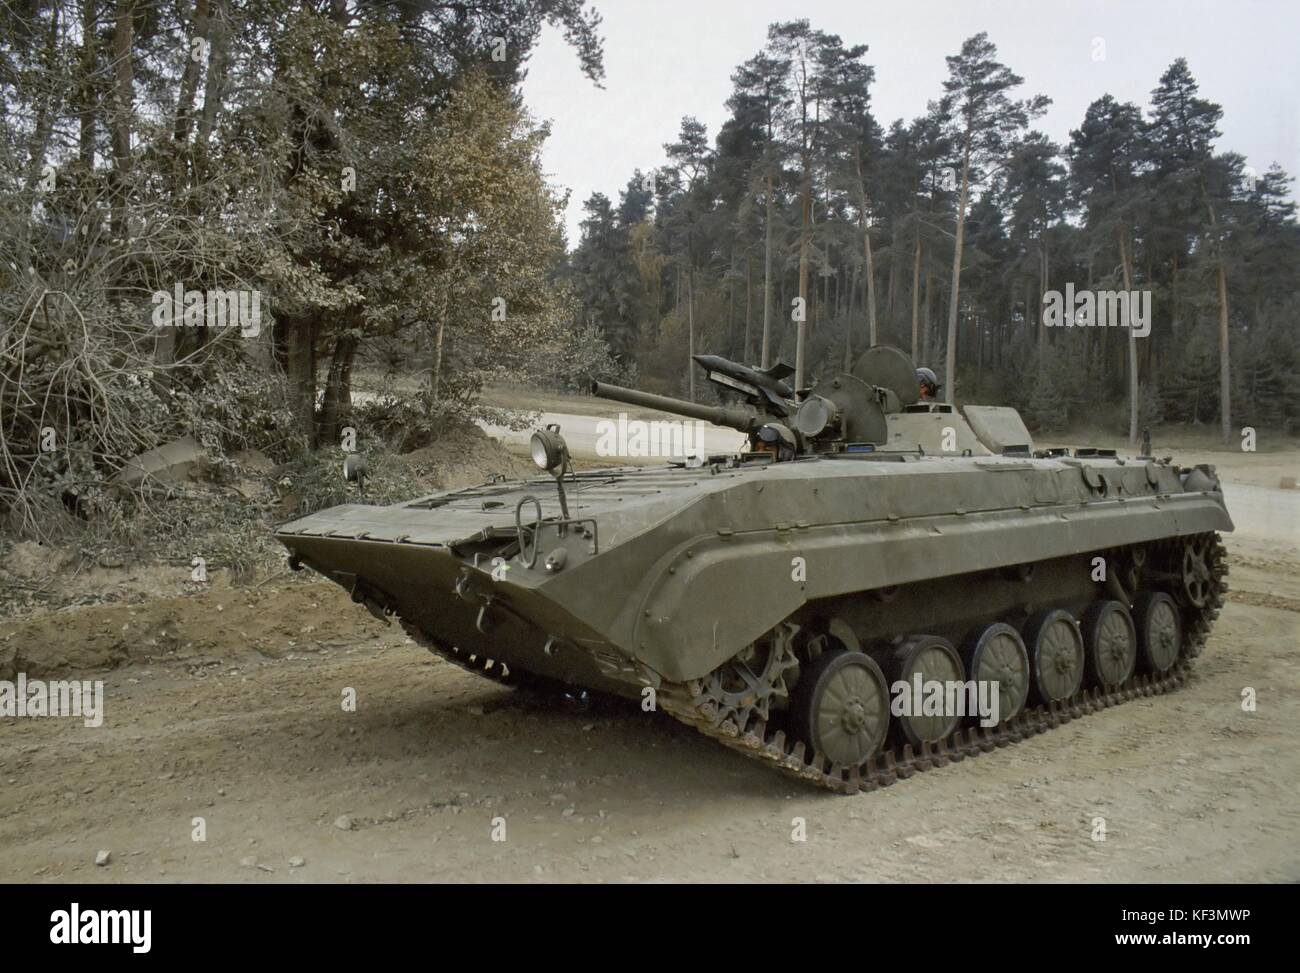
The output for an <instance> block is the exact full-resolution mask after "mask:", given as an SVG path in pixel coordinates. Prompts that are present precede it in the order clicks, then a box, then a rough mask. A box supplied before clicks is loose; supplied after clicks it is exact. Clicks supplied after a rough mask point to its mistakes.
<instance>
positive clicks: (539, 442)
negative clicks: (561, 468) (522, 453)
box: [528, 432, 561, 470]
mask: <svg viewBox="0 0 1300 973" xmlns="http://www.w3.org/2000/svg"><path fill="white" fill-rule="evenodd" d="M528 448H529V452H530V453H532V456H533V462H534V463H536V464H537V468H538V469H539V470H550V469H553V468H554V467H555V466H557V465H558V464H559V462H560V459H561V457H560V451H559V449H558V448H556V445H555V443H553V442H551V437H550V436H548V435H546V434H545V433H543V432H535V433H533V438H532V441H531V442H530V443H529V447H528Z"/></svg>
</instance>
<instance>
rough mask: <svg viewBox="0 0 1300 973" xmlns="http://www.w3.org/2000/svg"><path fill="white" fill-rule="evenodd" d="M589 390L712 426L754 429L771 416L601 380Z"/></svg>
mask: <svg viewBox="0 0 1300 973" xmlns="http://www.w3.org/2000/svg"><path fill="white" fill-rule="evenodd" d="M591 394H592V395H595V396H599V397H600V398H602V399H613V400H614V401H615V402H626V403H627V404H628V405H637V406H641V407H642V408H645V409H658V410H659V411H661V412H671V413H673V414H675V415H679V416H687V417H689V418H691V419H700V420H702V421H704V422H711V423H713V424H714V425H715V426H727V427H729V428H731V429H738V430H740V431H741V432H746V433H748V432H753V431H754V430H755V429H757V428H758V427H759V426H761V425H762V424H763V423H764V422H766V421H767V419H768V418H770V417H764V416H762V415H760V414H759V413H758V412H756V411H755V410H753V409H747V408H742V407H737V406H725V405H700V404H698V403H696V402H687V401H686V400H684V399H674V398H671V397H669V396H667V395H655V394H654V393H653V392H639V391H637V390H636V389H629V388H624V387H623V386H621V385H606V384H605V383H604V382H595V381H593V382H592V383H591Z"/></svg>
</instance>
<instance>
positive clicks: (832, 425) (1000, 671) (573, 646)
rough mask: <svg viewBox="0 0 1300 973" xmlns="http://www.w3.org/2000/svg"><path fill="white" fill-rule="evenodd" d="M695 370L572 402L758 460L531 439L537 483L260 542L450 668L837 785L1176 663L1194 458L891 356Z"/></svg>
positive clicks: (1193, 607) (1215, 488)
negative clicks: (590, 464) (690, 730)
mask: <svg viewBox="0 0 1300 973" xmlns="http://www.w3.org/2000/svg"><path fill="white" fill-rule="evenodd" d="M697 362H698V363H699V364H700V366H701V367H702V368H704V370H705V371H706V372H707V374H708V376H709V378H710V379H712V380H713V381H714V382H715V383H716V384H717V385H718V386H719V388H720V389H721V390H722V391H723V392H725V393H726V394H727V395H729V396H731V397H734V398H735V399H738V400H739V401H737V402H735V403H734V404H728V405H703V404H695V403H690V402H684V401H680V400H677V399H671V398H667V397H664V396H659V395H651V394H648V393H644V392H639V391H635V390H632V389H625V388H619V387H616V386H610V385H604V384H601V383H593V385H592V391H593V392H594V394H596V395H597V396H601V397H603V398H605V399H609V400H613V401H615V402H620V403H627V404H629V405H633V406H637V407H640V408H648V409H656V410H663V411H665V412H669V413H675V414H677V415H680V416H683V417H686V418H689V419H694V420H699V421H703V422H711V423H714V424H716V425H720V426H723V427H728V428H730V429H734V430H736V431H737V446H738V447H741V446H748V447H750V448H748V449H739V448H738V450H737V451H736V452H734V453H725V454H720V455H704V456H698V457H694V458H691V459H689V460H687V461H685V462H669V463H666V464H661V465H659V466H645V465H639V466H622V467H619V468H612V469H603V470H598V471H574V470H573V468H572V465H571V463H570V460H569V455H568V450H567V447H566V445H565V442H564V439H563V436H562V432H561V430H560V429H559V428H558V427H554V426H552V427H548V428H546V429H543V430H539V431H538V432H537V433H536V434H535V435H534V436H533V439H532V444H531V445H532V455H533V459H534V460H535V462H536V463H537V466H538V467H539V469H540V470H541V475H539V476H538V477H536V478H533V479H528V480H522V481H502V480H495V481H493V482H489V483H486V484H484V485H482V486H478V487H474V488H470V489H463V490H455V491H450V492H444V493H438V494H434V495H432V496H427V497H421V498H418V499H415V500H411V501H410V502H407V503H401V504H397V505H395V506H386V507H378V506H369V505H366V504H362V503H355V504H346V505H343V506H339V507H334V508H332V509H328V510H323V511H320V512H317V513H313V514H311V515H309V516H305V517H302V518H301V519H298V520H295V521H293V522H291V523H288V524H285V525H284V526H282V527H281V528H279V530H278V534H277V536H278V538H279V539H280V540H281V541H282V542H283V543H284V545H285V546H286V547H287V548H288V549H289V554H290V564H291V565H292V566H293V567H294V568H295V569H296V568H300V567H304V566H305V567H308V568H311V569H313V570H315V571H318V572H320V573H321V574H323V575H324V576H325V577H327V578H329V579H331V580H333V581H335V582H337V583H338V584H340V585H341V586H343V587H344V588H345V589H347V590H348V591H349V592H351V595H352V598H353V600H354V601H356V602H358V603H361V604H363V605H365V606H366V607H368V608H369V609H370V610H371V611H372V612H374V613H375V614H376V615H378V616H380V617H383V618H389V617H392V616H395V617H396V618H397V619H398V620H399V621H400V622H401V624H402V625H403V626H405V628H406V629H407V631H408V632H410V634H411V635H412V636H414V637H415V638H416V639H417V640H418V641H420V642H421V643H422V644H424V645H425V646H427V647H428V648H429V649H430V650H432V651H433V652H435V653H437V654H438V655H439V656H441V657H442V658H444V659H447V660H449V661H451V662H453V663H455V664H457V665H459V666H462V667H464V668H466V669H468V670H470V671H473V672H476V673H479V674H481V675H483V676H485V677H488V678H491V679H495V680H497V681H499V682H502V683H506V684H514V685H523V686H530V687H534V688H537V689H541V690H556V691H561V692H565V691H568V692H575V691H586V692H592V693H597V692H598V693H606V694H616V695H621V696H626V697H629V698H631V699H635V700H638V701H640V702H641V703H642V707H643V708H644V709H649V708H651V704H653V707H654V708H655V709H657V710H661V711H665V712H667V713H668V714H670V715H671V716H673V717H676V718H677V719H679V720H681V721H683V722H684V723H686V724H688V725H690V726H692V727H694V728H696V729H698V730H700V731H701V732H703V733H705V734H707V735H709V736H711V737H713V738H716V739H717V740H718V741H720V742H721V743H723V744H725V745H727V746H730V747H732V748H734V749H736V750H739V751H741V752H743V753H745V754H747V755H749V756H752V757H755V758H758V759H760V760H763V761H766V762H769V763H771V764H772V765H773V766H774V767H775V768H777V769H780V770H783V771H785V772H788V773H790V774H793V775H795V776H797V777H799V778H801V779H803V780H806V781H809V782H811V783H813V784H817V785H821V786H824V787H828V788H832V789H835V790H839V791H845V792H854V791H858V790H869V789H873V788H875V787H877V786H881V785H885V784H890V783H893V782H894V781H896V780H897V779H899V778H901V777H907V776H910V775H911V774H912V773H914V772H916V771H918V770H925V769H929V768H931V767H935V766H942V765H944V764H946V763H948V762H949V761H952V760H959V759H963V758H966V757H970V756H975V755H977V754H979V753H982V752H985V751H989V750H992V749H994V748H996V747H999V746H1003V745H1005V744H1007V743H1011V742H1014V741H1017V740H1020V739H1022V738H1024V737H1025V736H1028V735H1031V734H1035V733H1038V732H1041V731H1043V730H1045V729H1047V728H1050V727H1053V726H1056V725H1057V724H1059V723H1060V722H1062V721H1066V720H1070V719H1072V718H1074V717H1076V716H1081V715H1083V714H1086V713H1089V712H1092V711H1094V710H1096V709H1098V708H1101V707H1106V706H1111V705H1114V704H1116V703H1120V702H1123V701H1125V700H1128V699H1131V698H1133V697H1135V696H1138V695H1153V694H1156V693H1163V692H1165V691H1167V690H1169V689H1172V688H1174V687H1176V686H1178V685H1179V684H1180V683H1181V682H1182V681H1183V680H1184V679H1185V677H1186V674H1187V672H1188V667H1189V664H1190V662H1191V659H1192V658H1193V657H1194V656H1196V655H1197V654H1198V653H1199V652H1200V650H1201V648H1202V646H1203V645H1204V643H1205V640H1206V635H1207V633H1208V631H1209V629H1210V626H1211V624H1212V622H1213V620H1214V619H1215V618H1216V617H1217V615H1218V612H1219V609H1220V607H1221V605H1222V604H1223V598H1224V593H1225V591H1226V588H1227V585H1226V582H1225V580H1224V578H1225V575H1226V567H1225V562H1224V551H1223V547H1222V545H1221V543H1220V540H1219V536H1218V533H1217V532H1218V531H1222V530H1231V529H1232V522H1231V520H1230V519H1229V516H1228V513H1227V509H1226V507H1225V504H1224V498H1223V492H1222V489H1221V487H1220V483H1219V480H1218V479H1217V477H1216V476H1215V472H1214V468H1213V467H1210V466H1195V467H1190V468H1188V467H1181V466H1178V465H1176V464H1175V463H1173V462H1172V461H1171V459H1170V458H1167V457H1166V458H1161V459H1157V458H1155V457H1153V456H1149V455H1141V456H1134V457H1121V456H1118V455H1116V454H1115V451H1113V450H1104V449H1085V448H1080V449H1073V450H1066V449H1036V448H1035V445H1034V443H1033V442H1032V441H1031V439H1030V436H1029V433H1028V432H1027V430H1026V428H1025V426H1024V424H1023V423H1022V422H1021V420H1020V418H1019V416H1018V415H1017V414H1016V413H1015V411H1014V410H1012V409H1009V408H1005V407H999V406H975V405H968V406H965V407H964V408H963V409H960V410H959V409H957V408H956V407H954V406H953V405H952V404H950V403H947V402H943V401H937V400H935V399H931V398H925V399H922V398H920V396H919V391H918V384H917V378H916V370H915V367H914V365H913V363H912V361H911V360H910V359H909V357H908V356H907V355H906V354H904V353H903V352H901V351H899V350H897V349H893V348H888V347H878V348H873V349H871V350H870V351H868V352H866V353H865V354H864V355H863V356H862V358H861V359H860V360H859V361H858V362H857V363H856V364H855V366H854V368H853V370H852V371H851V372H845V373H842V374H836V375H831V376H828V377H825V378H823V379H821V380H820V381H818V382H816V383H815V384H814V385H813V386H812V387H811V388H808V389H793V388H791V387H790V386H789V385H788V384H787V383H786V379H787V378H788V377H789V369H788V368H786V367H785V366H777V367H775V368H772V369H767V370H758V369H754V368H748V367H746V366H744V365H740V364H738V363H736V362H731V361H728V360H726V359H723V358H718V357H714V356H698V357H697ZM740 434H743V436H741V435H740ZM1144 452H1149V450H1144ZM352 468H354V464H351V463H350V464H349V469H352ZM936 686H937V687H940V689H939V690H938V691H937V692H936V691H932V688H933V687H936ZM953 687H956V688H955V690H954V688H953ZM981 694H982V695H981ZM964 700H983V702H984V704H986V705H982V706H980V705H975V704H972V705H970V706H967V705H963V701H964ZM972 710H975V711H976V712H972Z"/></svg>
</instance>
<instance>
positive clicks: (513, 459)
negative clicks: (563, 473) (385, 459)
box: [400, 424, 537, 490]
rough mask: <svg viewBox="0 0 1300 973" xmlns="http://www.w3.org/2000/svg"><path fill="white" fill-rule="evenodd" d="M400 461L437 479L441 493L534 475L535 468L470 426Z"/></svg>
mask: <svg viewBox="0 0 1300 973" xmlns="http://www.w3.org/2000/svg"><path fill="white" fill-rule="evenodd" d="M400 459H402V460H403V461H404V462H406V463H408V464H410V466H411V468H412V470H414V471H415V472H417V473H420V474H422V475H431V476H433V477H434V478H436V480H437V481H438V483H439V484H441V486H442V488H443V489H444V490H459V489H461V488H462V487H467V486H475V485H477V484H479V483H483V482H484V481H486V480H487V479H488V477H491V476H494V475H496V474H501V475H504V476H506V477H507V478H511V479H514V478H517V477H528V476H535V475H536V474H537V467H535V466H534V465H533V464H532V463H531V462H530V461H529V460H528V459H527V458H526V457H523V456H520V455H518V454H517V453H512V452H511V451H510V450H508V449H506V447H505V446H503V445H501V443H499V442H497V441H496V440H495V439H493V438H492V437H490V436H488V435H487V434H486V433H485V432H483V430H482V429H480V428H478V426H472V425H469V424H465V425H457V426H455V427H453V428H451V429H448V430H447V431H446V432H444V433H443V435H442V436H440V437H439V439H438V441H437V442H436V443H433V444H432V445H429V446H422V447H420V448H419V449H416V450H412V451H411V452H409V453H405V454H403V455H402V456H401V457H400Z"/></svg>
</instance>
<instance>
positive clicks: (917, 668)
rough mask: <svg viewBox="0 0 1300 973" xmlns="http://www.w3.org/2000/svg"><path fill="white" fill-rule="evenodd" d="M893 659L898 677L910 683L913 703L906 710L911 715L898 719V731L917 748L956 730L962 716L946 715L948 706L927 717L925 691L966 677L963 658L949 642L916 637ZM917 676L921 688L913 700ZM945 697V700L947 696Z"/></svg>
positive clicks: (930, 637) (908, 687) (902, 645)
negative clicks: (929, 686) (936, 685)
mask: <svg viewBox="0 0 1300 973" xmlns="http://www.w3.org/2000/svg"><path fill="white" fill-rule="evenodd" d="M893 659H894V672H895V678H896V679H897V680H898V681H899V682H903V683H906V684H907V690H906V691H907V693H908V696H909V699H910V702H911V705H910V707H905V708H904V712H905V713H906V712H909V711H910V713H911V715H910V716H909V715H905V716H900V717H899V718H898V728H899V731H900V732H901V733H902V734H903V739H904V740H906V741H907V742H908V743H910V744H911V745H912V746H913V747H917V748H919V747H920V746H921V744H922V743H938V742H939V741H940V740H942V739H944V738H945V737H946V736H948V734H950V733H952V731H953V730H955V729H957V725H958V724H959V723H960V722H961V715H960V714H958V713H956V712H952V713H949V712H947V709H948V707H947V706H946V705H945V706H944V707H942V711H941V712H940V713H937V714H933V713H932V714H931V715H929V716H927V715H925V711H924V709H923V703H924V700H925V695H926V694H925V688H926V686H927V685H928V684H930V683H932V682H938V683H940V684H945V683H949V682H964V681H965V679H966V676H965V669H964V667H963V666H962V664H961V657H960V656H959V655H958V654H957V650H956V649H954V648H953V647H952V643H951V642H949V641H948V640H947V639H944V638H940V637H939V636H937V635H914V636H912V637H911V638H909V639H905V640H904V641H903V643H902V644H901V645H899V646H898V648H896V649H895V650H894V653H893ZM918 675H919V676H920V678H921V688H922V693H921V698H920V699H917V698H914V697H915V686H916V678H917V676H918ZM941 688H942V686H941ZM943 695H944V698H945V699H946V697H947V694H946V693H944V694H943Z"/></svg>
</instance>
